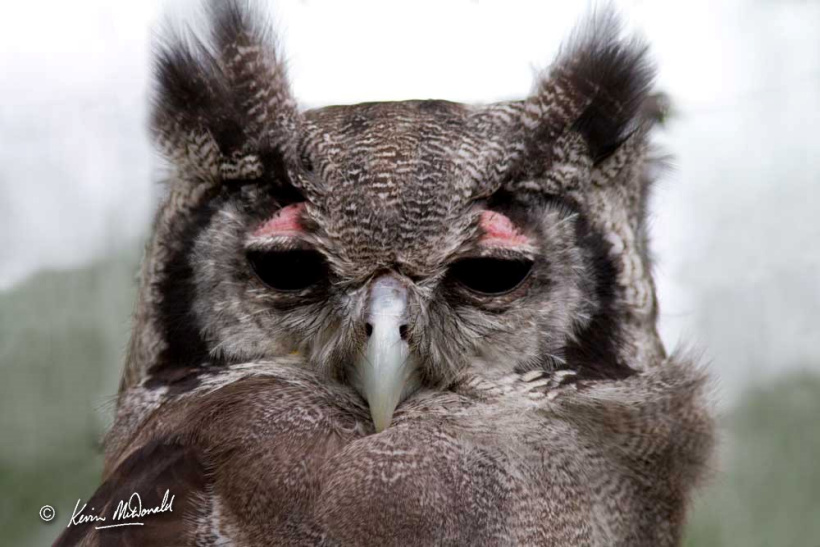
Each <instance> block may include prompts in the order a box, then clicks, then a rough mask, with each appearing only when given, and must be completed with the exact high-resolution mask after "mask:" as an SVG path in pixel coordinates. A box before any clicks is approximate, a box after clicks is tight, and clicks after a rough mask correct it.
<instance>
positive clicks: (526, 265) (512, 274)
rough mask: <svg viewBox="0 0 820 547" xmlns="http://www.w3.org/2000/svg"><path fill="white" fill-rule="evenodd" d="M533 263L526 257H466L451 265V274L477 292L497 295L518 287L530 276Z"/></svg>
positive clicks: (453, 277)
mask: <svg viewBox="0 0 820 547" xmlns="http://www.w3.org/2000/svg"><path fill="white" fill-rule="evenodd" d="M532 265H533V263H532V261H530V260H524V259H505V258H491V257H476V258H464V259H462V260H459V261H458V262H456V263H455V264H453V265H452V266H451V267H450V272H449V276H450V278H451V279H453V280H454V281H456V282H457V283H459V284H460V285H462V286H464V287H466V288H467V289H469V290H471V291H473V292H475V293H479V294H482V295H490V296H497V295H502V294H506V293H508V292H511V291H512V290H514V289H517V288H518V287H519V286H520V285H521V284H522V283H523V282H524V281H525V280H526V279H527V277H528V276H529V274H530V271H531V270H532Z"/></svg>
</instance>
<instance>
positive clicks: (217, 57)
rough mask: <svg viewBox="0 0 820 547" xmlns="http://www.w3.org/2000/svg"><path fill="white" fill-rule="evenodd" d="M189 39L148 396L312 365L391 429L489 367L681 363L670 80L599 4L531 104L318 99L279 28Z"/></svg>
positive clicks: (232, 10)
mask: <svg viewBox="0 0 820 547" xmlns="http://www.w3.org/2000/svg"><path fill="white" fill-rule="evenodd" d="M210 14H211V17H210V20H211V27H212V28H211V33H210V37H209V39H207V40H197V39H194V38H191V37H190V36H180V35H177V36H170V37H167V38H166V40H165V41H164V42H163V45H161V46H160V48H159V52H158V55H157V63H156V86H155V100H154V109H153V117H152V130H153V137H154V140H155V142H156V145H157V147H158V149H159V150H160V151H161V153H162V155H163V156H164V157H165V159H166V160H167V162H168V166H169V173H168V179H167V195H166V197H165V199H164V201H163V204H162V206H161V208H160V211H159V213H158V216H157V219H156V224H155V229H154V234H153V239H152V241H151V243H150V244H149V247H148V251H147V256H146V259H145V261H144V265H143V271H142V288H141V291H140V300H139V304H138V310H137V324H136V328H135V329H134V335H133V339H132V341H131V346H130V352H129V358H128V365H127V369H126V375H125V377H124V386H126V387H127V386H128V385H130V384H134V383H136V382H141V381H145V382H147V383H149V384H151V383H153V384H156V385H164V386H169V388H170V389H177V390H185V389H190V388H191V387H192V386H194V385H196V384H197V382H199V381H201V379H202V377H203V376H205V375H207V374H209V373H210V371H213V370H218V369H219V367H220V366H223V365H226V364H234V363H239V362H249V361H254V360H264V359H270V358H276V357H281V356H284V355H298V356H299V362H300V363H301V364H300V366H303V367H305V368H308V369H310V370H312V371H315V373H316V374H318V375H320V377H322V378H324V379H326V381H327V382H340V383H344V384H347V385H350V386H352V387H354V388H355V389H356V390H357V391H358V392H359V393H360V394H361V396H362V398H363V399H364V400H365V401H367V403H368V405H369V407H370V411H371V414H372V417H373V421H374V424H375V427H376V429H377V430H381V429H383V428H385V427H387V426H388V425H389V423H390V420H391V416H392V415H393V413H394V411H395V409H396V407H397V406H398V405H400V404H401V402H402V401H403V400H405V399H407V398H408V397H412V395H413V394H414V393H416V392H417V391H418V390H446V389H448V386H451V385H453V383H454V382H457V381H458V380H459V378H461V377H462V376H463V375H464V374H465V373H466V372H468V371H469V373H470V374H472V375H485V376H488V377H492V378H499V377H502V376H504V375H507V374H510V373H526V372H528V371H532V370H546V371H551V370H557V369H565V368H568V369H572V370H573V371H575V372H576V373H577V374H578V375H580V376H581V377H591V378H623V377H626V376H629V375H630V374H632V373H634V372H635V371H637V370H640V369H643V368H645V367H646V366H648V365H649V364H651V363H653V362H655V361H657V360H659V359H660V358H662V356H663V349H662V346H661V344H660V342H659V340H658V336H657V333H656V331H655V315H656V311H655V308H656V306H655V299H654V289H653V285H652V279H651V276H650V273H649V261H648V258H647V252H646V247H647V244H646V234H645V227H644V208H645V204H646V201H647V195H648V189H649V182H650V179H651V177H650V176H649V175H650V173H649V171H650V167H651V164H650V162H649V161H648V160H647V153H648V152H647V150H648V144H647V132H648V130H649V128H650V126H651V124H652V121H653V119H654V118H655V114H656V110H657V109H655V108H653V107H652V106H651V105H650V103H651V102H652V101H651V100H650V99H651V98H650V95H649V93H650V87H651V83H652V79H653V70H652V68H651V66H650V63H649V62H648V61H647V56H646V48H645V47H644V46H643V45H642V44H641V43H640V42H639V41H636V40H628V39H623V38H622V36H621V32H620V27H619V25H618V23H617V21H616V19H615V18H614V17H613V16H612V15H611V14H608V13H599V14H597V15H595V16H594V17H592V18H591V19H590V20H589V21H588V22H587V23H586V24H584V25H582V26H581V27H580V28H579V29H578V30H577V31H576V33H575V34H574V35H573V36H572V37H571V39H570V40H569V41H568V43H567V44H566V45H565V46H564V47H563V48H562V49H561V50H560V53H559V54H558V56H557V59H556V60H555V62H554V63H553V64H552V66H551V67H550V68H549V69H548V70H546V71H545V72H544V73H543V74H542V75H540V76H539V77H538V79H537V82H536V84H535V86H534V90H533V92H532V94H531V95H530V96H529V97H528V98H526V99H523V100H519V101H509V102H502V103H494V104H487V105H465V104H459V103H453V102H447V101H440V100H423V101H421V100H420V101H404V102H383V103H366V104H358V105H349V106H330V107H325V108H320V109H316V110H307V111H305V110H302V109H300V108H299V106H298V104H297V102H296V100H295V99H294V97H293V96H292V94H291V91H290V87H289V84H288V80H287V77H286V74H285V69H284V66H283V64H282V61H281V58H280V55H279V53H278V51H277V48H276V47H275V44H274V43H273V42H274V41H273V40H272V38H271V35H270V31H269V28H268V27H267V26H266V25H265V24H264V18H262V17H260V16H259V14H258V13H256V12H255V11H254V10H252V9H248V8H247V6H244V4H243V3H239V2H213V3H212V7H211V9H210Z"/></svg>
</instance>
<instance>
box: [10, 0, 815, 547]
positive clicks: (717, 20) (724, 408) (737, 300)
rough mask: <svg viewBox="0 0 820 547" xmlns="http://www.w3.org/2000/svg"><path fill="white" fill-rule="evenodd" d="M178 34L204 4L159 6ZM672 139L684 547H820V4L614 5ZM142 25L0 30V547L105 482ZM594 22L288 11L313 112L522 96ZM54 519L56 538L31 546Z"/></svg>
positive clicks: (415, 5) (511, 15) (501, 13)
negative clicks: (712, 412)
mask: <svg viewBox="0 0 820 547" xmlns="http://www.w3.org/2000/svg"><path fill="white" fill-rule="evenodd" d="M172 4H173V6H172V7H171V8H169V10H168V11H170V12H171V16H172V18H174V17H176V18H177V19H178V18H179V17H181V16H184V15H186V14H188V13H189V12H190V11H191V6H192V5H193V4H195V1H194V0H180V1H177V2H173V3H172ZM616 4H617V5H618V6H619V7H620V8H621V9H622V11H623V12H624V14H625V16H626V20H627V22H628V24H629V26H631V27H635V28H639V29H642V30H643V32H644V33H645V35H646V36H647V38H648V39H649V40H650V42H651V43H652V45H653V51H654V52H655V56H656V58H657V59H658V62H659V64H660V66H661V73H660V79H659V86H660V87H661V88H662V89H664V90H665V91H667V92H668V93H669V94H670V96H671V97H672V99H673V100H674V102H675V105H676V110H675V114H674V115H673V116H672V117H671V119H670V120H669V123H668V124H667V126H666V127H665V128H664V129H662V130H661V131H660V132H659V133H658V135H657V140H658V144H659V145H660V146H662V147H663V149H665V150H666V151H669V152H672V153H673V154H674V156H675V157H674V160H673V162H672V163H673V165H674V170H673V171H671V172H670V173H667V174H666V175H665V176H664V177H663V182H662V183H661V184H659V186H658V188H657V192H656V195H655V199H654V206H653V211H654V215H653V218H652V219H651V225H652V231H653V235H654V244H653V248H654V251H655V254H656V256H657V268H656V272H655V273H656V278H657V281H658V288H659V297H660V303H661V330H662V333H663V336H664V339H665V340H666V341H667V343H668V345H669V346H670V347H675V346H677V345H679V344H685V345H688V346H689V347H692V348H694V349H695V350H696V351H701V352H702V353H703V360H704V361H705V362H708V363H709V365H710V368H711V370H712V373H713V376H714V378H715V393H716V396H715V399H716V406H717V409H718V411H719V413H720V415H721V419H720V429H721V444H720V450H719V453H720V459H719V461H717V462H716V464H715V467H714V469H713V473H712V479H711V484H710V486H709V487H708V488H707V489H705V490H704V491H703V492H702V493H701V494H700V495H699V497H698V498H697V500H696V503H695V510H694V512H693V513H692V521H691V524H690V526H689V529H688V534H687V540H686V544H687V545H698V546H718V545H720V546H744V547H745V546H753V547H755V546H761V547H762V546H778V547H779V546H794V547H818V546H820V469H819V468H820V319H819V318H820V244H818V241H820V215H818V211H820V180H818V179H820V137H818V130H817V128H818V127H820V2H818V1H782V0H780V1H775V0H724V1H707V0H694V1H687V2H681V1H679V0H678V1H649V0H646V1H638V0H633V1H629V0H624V1H620V2H616ZM159 6H160V2H159V1H158V0H150V1H139V2H137V1H134V2H108V1H106V0H75V1H72V2H59V1H57V0H50V1H43V2H4V3H2V5H0V74H2V78H0V82H2V84H0V544H2V545H14V546H27V545H32V546H37V545H47V544H49V543H50V541H51V540H52V539H53V538H54V537H55V536H56V535H57V534H58V533H59V532H60V530H61V528H62V527H64V526H65V524H66V523H67V520H68V517H69V516H70V513H71V509H72V508H73V506H74V503H75V502H76V500H77V499H78V498H83V499H87V497H88V496H89V495H90V494H91V493H92V491H93V490H94V488H95V486H96V484H97V481H98V479H99V473H100V470H101V450H100V439H101V437H102V434H103V432H104V431H105V429H106V427H107V426H108V424H109V422H110V419H111V410H112V408H113V400H114V396H115V395H116V387H117V383H118V378H119V372H120V368H121V366H122V360H123V352H124V347H125V343H126V340H127V336H128V329H129V320H130V319H129V318H130V313H131V310H132V306H133V297H134V293H135V273H136V268H137V265H138V262H139V258H140V250H141V246H142V242H143V241H144V238H145V236H146V234H147V232H148V228H149V224H150V218H151V211H152V209H153V207H154V205H155V202H156V199H157V196H158V195H159V190H158V187H157V186H156V185H155V184H154V183H153V182H152V181H156V179H157V178H158V173H159V171H158V163H157V162H156V161H155V160H154V158H153V157H152V155H151V153H150V146H149V143H148V141H147V139H146V136H145V130H144V129H145V119H146V116H147V110H146V107H147V104H148V102H147V95H148V89H149V69H148V55H149V49H150V48H149V44H150V39H149V38H150V35H149V28H150V27H151V24H152V22H153V21H155V20H156V18H157V16H158V14H159V13H160V11H161V10H160V7H159ZM584 8H585V3H581V2H579V3H574V2H566V1H558V0H553V1H537V2H536V1H532V2H523V1H519V2H515V1H501V0H493V1H484V0H473V1H468V0H451V1H449V2H440V1H439V2H434V1H433V0H420V1H414V2H409V1H407V2H395V3H386V2H376V1H365V0H356V1H346V2H338V1H329V0H305V1H282V2H278V3H277V4H276V7H275V9H274V10H273V11H274V13H275V15H276V18H277V19H278V20H279V25H280V28H281V29H282V30H283V31H284V32H283V35H282V45H283V47H284V49H285V50H287V52H288V58H289V61H290V65H289V66H290V71H291V74H292V79H293V82H294V88H295V91H296V93H297V95H299V97H300V98H301V99H302V100H303V101H304V102H305V103H306V104H309V105H321V104H329V103H333V102H350V101H362V100H385V99H400V98H428V97H436V98H447V99H453V100H465V101H487V100H496V99H503V98H512V97H521V96H523V95H524V94H526V93H527V91H528V90H529V88H530V85H531V79H532V75H533V71H534V69H535V68H540V67H543V66H545V64H546V63H547V62H548V61H549V59H550V58H551V56H552V55H553V53H554V51H555V48H556V45H557V44H558V41H559V40H560V38H561V37H562V36H564V35H565V34H566V31H567V29H568V28H569V27H571V25H572V22H573V21H574V20H575V19H576V17H577V16H578V15H579V14H580V13H581V12H582V11H583V10H584ZM44 504H50V505H53V506H54V507H55V508H56V509H57V517H56V518H55V520H54V522H52V523H50V524H43V523H42V522H41V521H40V520H39V518H38V510H39V508H40V507H41V506H42V505H44Z"/></svg>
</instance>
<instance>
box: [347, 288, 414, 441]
mask: <svg viewBox="0 0 820 547" xmlns="http://www.w3.org/2000/svg"><path fill="white" fill-rule="evenodd" d="M368 297H369V298H368V305H367V313H366V320H367V331H368V340H367V347H366V348H365V351H364V354H363V355H362V356H360V357H359V359H358V360H357V362H356V372H357V374H356V375H355V376H356V384H357V385H356V387H357V389H358V390H359V392H360V393H361V394H362V396H363V397H364V398H365V399H366V400H367V402H368V404H369V405H370V415H371V416H372V417H373V424H374V425H375V426H376V431H383V430H384V429H386V428H387V427H388V426H389V425H390V421H391V420H392V418H393V412H394V411H395V410H396V406H398V404H399V402H401V401H402V399H404V397H406V396H407V395H408V394H409V393H410V392H412V390H413V388H414V385H413V384H414V383H415V382H412V381H409V380H410V379H411V377H413V378H414V372H415V366H414V363H411V357H410V350H409V347H408V345H407V341H406V340H404V339H403V338H404V337H403V333H404V330H405V328H406V325H407V289H406V288H405V287H404V286H403V285H402V284H401V282H400V281H399V280H398V279H396V278H395V277H392V276H389V275H386V276H383V277H380V278H378V279H376V280H375V281H374V282H373V285H372V286H371V287H370V294H369V295H368Z"/></svg>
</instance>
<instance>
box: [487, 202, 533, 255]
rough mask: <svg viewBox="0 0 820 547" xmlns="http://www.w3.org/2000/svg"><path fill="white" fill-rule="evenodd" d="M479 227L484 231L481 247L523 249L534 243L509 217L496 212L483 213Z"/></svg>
mask: <svg viewBox="0 0 820 547" xmlns="http://www.w3.org/2000/svg"><path fill="white" fill-rule="evenodd" d="M479 226H480V227H481V229H482V230H483V231H484V234H483V235H482V236H481V239H479V243H480V244H481V245H489V246H493V247H522V246H525V245H530V244H531V243H532V240H531V239H530V238H529V237H527V236H525V235H524V234H522V233H521V231H520V230H519V229H518V228H517V227H516V226H515V224H513V222H512V220H510V219H509V217H507V216H506V215H502V214H501V213H496V212H495V211H482V212H481V217H480V219H479Z"/></svg>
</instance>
